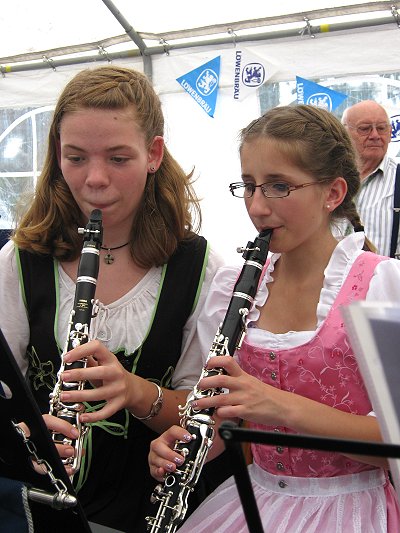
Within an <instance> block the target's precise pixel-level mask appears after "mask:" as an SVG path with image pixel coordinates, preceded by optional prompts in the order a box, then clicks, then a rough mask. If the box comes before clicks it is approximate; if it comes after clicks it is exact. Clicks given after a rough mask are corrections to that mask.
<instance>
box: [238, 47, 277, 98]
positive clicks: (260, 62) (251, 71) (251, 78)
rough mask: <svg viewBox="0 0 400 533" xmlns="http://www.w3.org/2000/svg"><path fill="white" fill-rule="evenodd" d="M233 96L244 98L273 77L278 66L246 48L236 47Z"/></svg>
mask: <svg viewBox="0 0 400 533" xmlns="http://www.w3.org/2000/svg"><path fill="white" fill-rule="evenodd" d="M234 54H235V61H234V66H233V98H234V100H238V101H240V100H243V99H244V98H246V96H249V95H250V94H253V93H254V92H255V91H256V90H257V89H258V88H259V87H261V85H263V83H265V82H266V81H267V80H269V79H270V78H271V76H273V75H274V74H275V72H276V71H277V67H276V66H275V65H273V64H272V63H270V62H269V61H266V60H265V59H264V58H262V57H260V56H258V55H256V54H253V53H252V52H249V50H247V49H246V48H243V47H241V48H235V50H234Z"/></svg>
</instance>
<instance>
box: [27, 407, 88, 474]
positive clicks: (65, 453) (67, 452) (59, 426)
mask: <svg viewBox="0 0 400 533" xmlns="http://www.w3.org/2000/svg"><path fill="white" fill-rule="evenodd" d="M43 420H44V423H45V424H46V426H47V429H49V430H50V431H51V432H52V433H53V432H55V433H61V434H62V435H65V437H67V438H70V439H72V440H75V439H77V438H78V436H79V433H78V430H77V429H76V428H75V427H74V426H72V425H71V424H70V423H69V422H67V421H66V420H62V419H61V418H57V417H56V416H52V415H47V414H46V415H43ZM18 425H19V427H20V428H21V430H22V431H23V432H24V434H25V436H26V437H30V435H31V432H30V429H29V427H28V426H27V425H26V424H25V422H19V423H18ZM56 448H57V451H58V453H59V455H60V457H61V459H66V458H68V457H73V456H74V454H75V449H74V448H73V446H70V445H69V444H56ZM32 466H33V468H34V470H35V472H37V473H38V474H42V475H46V474H47V470H46V467H45V466H44V465H43V464H39V463H37V462H36V461H32ZM65 470H66V472H67V474H68V475H69V476H70V475H72V474H73V471H72V469H71V467H69V466H67V465H66V466H65Z"/></svg>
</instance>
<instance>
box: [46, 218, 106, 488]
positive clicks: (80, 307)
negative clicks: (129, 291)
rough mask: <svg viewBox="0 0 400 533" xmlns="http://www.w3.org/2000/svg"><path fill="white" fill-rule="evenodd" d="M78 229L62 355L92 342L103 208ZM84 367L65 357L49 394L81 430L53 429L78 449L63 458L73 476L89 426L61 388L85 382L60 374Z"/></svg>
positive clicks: (53, 410) (54, 407)
mask: <svg viewBox="0 0 400 533" xmlns="http://www.w3.org/2000/svg"><path fill="white" fill-rule="evenodd" d="M78 232H79V233H81V234H83V248H82V253H81V257H80V260H79V266H78V274H77V279H76V289H75V297H74V304H73V309H72V311H71V314H70V317H69V323H68V335H67V339H66V342H65V347H64V351H63V356H64V354H65V353H66V352H68V351H70V350H72V349H73V348H75V347H76V346H79V345H81V344H85V343H86V342H88V341H89V333H90V323H91V319H92V317H93V312H94V308H95V301H94V296H95V291H96V284H97V276H98V273H99V256H100V247H101V245H102V240H103V227H102V213H101V211H100V210H99V209H95V210H94V211H92V213H91V215H90V219H89V222H88V224H87V225H86V227H85V228H79V229H78ZM85 367H86V359H82V360H79V361H75V362H73V363H64V360H63V359H62V361H61V366H60V369H59V371H58V374H57V378H58V379H57V383H56V385H55V387H54V389H53V392H52V393H51V394H50V414H51V415H54V416H57V417H58V418H61V419H63V420H66V421H67V422H69V423H70V424H72V425H74V426H75V427H76V428H77V429H78V432H79V437H78V438H77V439H75V440H72V439H70V438H67V437H66V436H65V435H62V434H60V433H56V432H54V433H53V434H52V439H53V441H54V443H55V444H69V445H71V446H73V448H74V450H75V453H74V457H69V458H66V459H63V460H62V462H63V463H64V465H66V466H69V467H71V471H72V474H71V476H70V477H71V479H72V478H73V476H74V474H75V473H76V472H77V471H78V470H79V468H80V464H81V460H82V451H83V441H84V436H85V433H86V430H87V428H85V426H84V425H83V424H82V423H81V422H80V414H81V413H82V412H83V411H84V410H85V406H84V404H82V403H69V402H62V401H61V397H60V395H61V393H62V391H68V390H69V391H71V390H73V391H77V390H82V389H83V388H84V386H85V382H83V381H80V382H77V383H67V382H65V383H64V382H63V381H62V379H61V375H62V373H63V372H64V371H65V370H68V369H75V368H85Z"/></svg>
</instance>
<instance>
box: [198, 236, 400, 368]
mask: <svg viewBox="0 0 400 533" xmlns="http://www.w3.org/2000/svg"><path fill="white" fill-rule="evenodd" d="M363 244H364V234H363V233H362V232H358V233H353V234H351V235H349V236H347V237H345V238H344V239H343V240H341V241H339V242H338V244H337V246H336V248H335V250H334V251H333V254H332V256H331V259H330V261H329V263H328V266H327V267H326V269H325V272H324V283H323V287H322V290H321V293H320V298H319V302H318V306H317V328H318V327H320V326H321V324H322V322H323V321H324V320H325V318H326V317H327V315H328V312H329V310H330V308H331V306H332V304H333V302H334V301H335V299H336V297H337V295H338V293H339V291H340V289H341V287H342V285H343V283H344V281H345V279H346V277H347V275H348V273H349V271H350V269H351V267H352V266H353V263H354V261H355V260H356V258H357V257H358V256H359V255H360V254H361V253H362V251H363V250H362V246H363ZM279 257H280V254H272V255H271V259H270V263H269V265H268V267H267V269H266V271H265V273H264V277H263V279H262V281H261V284H260V287H259V290H258V292H257V294H256V297H255V302H254V305H253V306H252V308H251V310H250V313H249V315H248V317H247V322H248V323H251V322H255V321H256V320H257V319H258V317H259V311H258V309H257V307H260V306H262V305H264V303H265V302H266V301H267V299H268V283H270V282H271V281H273V272H274V266H275V263H276V261H277V260H278V259H279ZM240 269H241V267H240V266H235V267H222V268H220V269H219V270H218V272H217V274H216V276H215V278H214V281H213V283H212V285H211V287H210V291H209V293H208V297H207V300H206V303H205V305H204V308H203V311H202V313H201V315H200V317H199V321H198V335H199V338H200V339H201V352H202V353H203V360H205V359H206V357H207V355H208V351H209V346H210V339H211V340H212V339H213V338H214V336H215V325H216V324H217V325H218V324H220V323H221V322H222V321H223V318H224V316H225V313H226V310H227V308H228V304H229V301H230V299H231V295H232V290H233V287H234V285H235V282H236V280H237V278H238V276H239V273H240ZM366 300H367V301H379V302H392V303H393V302H397V303H399V304H400V261H399V260H397V259H388V260H387V261H382V262H381V263H379V264H378V266H377V267H376V269H375V272H374V275H373V277H372V279H371V283H370V286H369V289H368V292H367V296H366ZM314 334H315V331H288V332H287V333H279V334H275V333H271V332H269V331H265V330H261V329H258V328H251V327H250V328H249V329H248V331H247V339H248V340H249V341H250V342H251V344H257V345H264V346H268V347H269V348H271V349H276V350H278V349H279V350H285V349H288V348H293V347H295V346H300V345H302V344H304V343H305V342H307V341H308V340H310V339H311V338H312V336H313V335H314Z"/></svg>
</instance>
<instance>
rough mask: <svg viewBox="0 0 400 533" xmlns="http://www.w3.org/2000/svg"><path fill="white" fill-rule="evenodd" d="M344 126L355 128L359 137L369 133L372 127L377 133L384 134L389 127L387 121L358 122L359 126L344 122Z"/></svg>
mask: <svg viewBox="0 0 400 533" xmlns="http://www.w3.org/2000/svg"><path fill="white" fill-rule="evenodd" d="M345 126H347V127H349V128H351V129H352V130H357V133H358V135H361V137H366V136H367V135H369V134H370V133H371V131H372V129H373V128H375V129H376V131H377V133H378V135H384V134H385V133H387V132H388V131H389V130H390V128H391V126H390V124H388V123H387V122H379V123H378V124H360V125H359V126H352V125H351V124H345Z"/></svg>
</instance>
